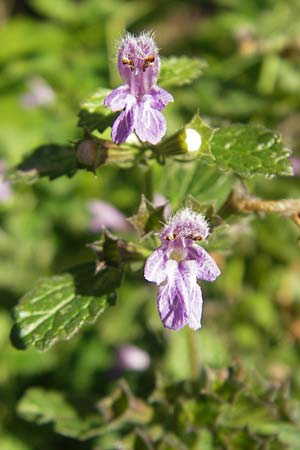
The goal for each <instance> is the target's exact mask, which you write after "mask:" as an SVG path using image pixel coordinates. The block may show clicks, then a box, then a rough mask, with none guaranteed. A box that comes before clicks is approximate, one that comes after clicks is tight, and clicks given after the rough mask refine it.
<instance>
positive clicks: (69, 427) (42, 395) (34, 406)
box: [17, 388, 103, 440]
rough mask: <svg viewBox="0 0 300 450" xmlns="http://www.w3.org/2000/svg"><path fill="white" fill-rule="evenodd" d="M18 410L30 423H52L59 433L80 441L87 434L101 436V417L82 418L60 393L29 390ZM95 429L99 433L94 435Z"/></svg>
mask: <svg viewBox="0 0 300 450" xmlns="http://www.w3.org/2000/svg"><path fill="white" fill-rule="evenodd" d="M17 410H18V414H19V415H20V416H21V417H22V418H24V419H26V420H28V421H29V422H35V423H36V424H38V425H43V424H46V423H51V422H52V423H54V429H55V431H56V432H57V433H59V434H63V435H64V436H69V437H73V438H76V439H80V440H84V439H85V438H86V433H88V437H90V435H93V434H96V435H97V434H99V433H100V432H99V427H101V425H102V423H103V419H102V418H101V416H100V415H97V416H89V417H87V418H81V417H80V416H79V415H78V413H77V411H76V410H75V409H74V408H73V407H72V406H71V405H70V404H69V403H68V402H67V401H66V400H65V398H64V396H63V395H62V394H61V393H60V392H57V391H47V390H45V389H40V388H30V389H28V390H27V391H26V393H25V395H24V396H23V398H22V399H21V400H20V402H19V404H18V406H17ZM94 428H96V429H97V430H98V432H95V433H93V431H92V430H93V429H94Z"/></svg>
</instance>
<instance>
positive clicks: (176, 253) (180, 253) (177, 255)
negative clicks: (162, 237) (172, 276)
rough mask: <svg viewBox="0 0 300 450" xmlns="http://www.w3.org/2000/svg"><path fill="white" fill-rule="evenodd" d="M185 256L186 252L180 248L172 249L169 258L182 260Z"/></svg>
mask: <svg viewBox="0 0 300 450" xmlns="http://www.w3.org/2000/svg"><path fill="white" fill-rule="evenodd" d="M185 257H186V252H185V250H184V249H182V250H172V251H171V253H170V255H169V258H170V259H174V260H175V261H177V262H180V261H183V260H184V259H185Z"/></svg>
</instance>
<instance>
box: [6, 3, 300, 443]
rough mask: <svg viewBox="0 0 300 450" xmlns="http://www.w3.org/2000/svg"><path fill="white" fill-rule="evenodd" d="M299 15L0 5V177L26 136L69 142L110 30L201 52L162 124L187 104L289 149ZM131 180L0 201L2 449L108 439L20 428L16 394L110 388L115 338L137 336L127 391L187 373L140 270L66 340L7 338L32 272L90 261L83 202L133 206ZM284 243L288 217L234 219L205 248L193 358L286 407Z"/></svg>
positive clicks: (166, 51)
mask: <svg viewBox="0 0 300 450" xmlns="http://www.w3.org/2000/svg"><path fill="white" fill-rule="evenodd" d="M299 23H300V3H299V1H298V0H289V1H286V0H245V1H242V2H241V1H239V0H215V1H211V0H205V1H200V0H190V1H176V0H172V1H171V0H170V1H167V0H166V1H161V0H160V1H158V0H149V1H147V0H145V1H138V0H136V1H124V0H110V1H101V0H77V1H76V0H51V1H49V0H28V1H17V0H15V1H13V0H10V1H9V0H2V2H1V3H0V43H1V45H0V155H1V156H0V158H1V161H2V162H1V167H0V169H1V174H0V177H2V178H3V177H4V173H5V171H9V169H10V168H11V167H13V166H14V165H15V164H17V163H19V162H20V161H21V160H22V158H23V157H24V156H25V155H26V154H29V153H30V152H31V151H32V150H33V149H34V148H35V147H37V146H39V145H41V144H45V143H60V144H63V143H67V142H73V141H74V140H76V139H78V138H80V137H81V134H80V131H79V129H78V128H76V122H77V113H78V110H79V104H80V102H81V101H82V100H83V99H84V98H86V97H87V96H88V95H89V94H90V93H91V92H93V91H94V90H95V89H96V88H97V87H107V88H112V87H114V86H116V85H118V83H119V81H120V80H119V77H118V74H117V70H116V65H115V55H116V50H117V43H118V39H119V38H120V36H122V34H123V32H124V30H129V31H132V32H139V31H142V30H144V29H146V30H153V31H154V32H155V35H156V40H157V43H158V46H159V47H160V48H161V54H162V55H164V56H168V55H182V54H186V55H189V56H198V57H201V58H202V59H204V60H206V62H207V66H206V68H205V70H204V73H203V75H202V77H201V78H200V79H199V80H198V81H196V82H194V83H193V84H192V85H191V86H188V87H181V88H176V89H173V90H172V94H173V95H174V97H175V103H174V104H172V105H171V106H169V107H168V108H167V110H166V117H167V121H168V131H169V132H172V131H176V130H177V129H178V127H179V126H182V125H183V124H184V123H185V122H186V121H188V120H189V119H190V118H191V117H192V116H193V114H194V113H195V111H197V110H198V111H199V112H200V114H201V116H202V117H203V118H205V119H207V120H208V121H209V122H210V123H212V124H213V125H214V126H218V125H219V124H226V123H230V122H244V123H260V124H263V125H265V126H267V127H270V128H273V129H276V130H278V131H279V132H280V133H281V134H282V135H283V139H284V142H286V144H288V145H289V146H291V148H292V149H293V152H294V155H293V156H294V157H295V158H297V157H300V27H299ZM2 166H3V167H2ZM2 173H3V174H2ZM2 178H0V183H1V186H6V187H3V188H2V187H0V190H1V189H4V190H5V189H7V185H5V182H4V181H3V180H2ZM163 178H164V174H163V173H162V172H161V171H160V170H157V180H156V183H157V184H156V185H155V190H156V192H158V193H160V194H163V195H164V196H165V197H166V198H167V199H168V198H169V195H170V193H169V192H168V189H169V187H168V186H167V184H165V183H163ZM142 179H143V172H142V171H140V172H137V171H135V170H134V169H130V170H127V171H126V170H122V169H117V168H113V167H103V168H101V169H100V170H99V171H98V173H97V176H95V175H94V174H92V173H91V172H86V171H78V172H77V173H76V175H75V176H73V177H72V178H70V179H69V178H67V177H61V178H58V179H57V180H55V181H53V182H51V183H50V182H49V180H47V179H46V180H45V179H42V180H39V181H38V182H37V183H35V184H32V185H25V184H22V183H19V184H16V185H14V186H12V187H11V192H10V193H9V192H8V193H7V195H4V196H3V197H4V198H3V200H2V201H1V203H0V256H1V262H0V294H1V297H0V298H1V302H0V448H1V450H39V449H41V448H43V449H45V450H47V449H49V450H50V449H54V448H57V449H60V448H62V447H63V446H64V448H66V449H67V448H72V449H73V448H74V449H77V448H78V449H79V448H80V449H96V448H97V449H102V448H114V447H113V444H111V442H113V438H111V437H110V438H101V439H100V438H99V441H87V442H85V443H78V442H76V441H75V440H72V439H70V438H67V437H62V436H60V435H58V434H54V433H53V431H52V429H51V426H43V427H37V426H35V425H32V424H29V423H27V422H25V421H24V420H23V419H21V418H20V417H18V414H17V412H16V404H17V402H18V400H19V399H20V397H21V396H22V394H23V393H24V391H25V390H26V388H27V387H30V386H42V387H45V388H51V389H59V390H63V391H64V392H66V394H67V395H71V396H72V397H73V398H75V401H77V402H79V403H80V402H81V403H84V402H87V403H88V404H90V403H92V402H95V401H97V400H98V399H100V398H101V397H102V396H103V395H107V393H108V392H109V391H110V389H111V388H112V386H113V385H114V383H115V379H114V377H110V376H109V375H108V374H109V373H110V371H111V369H112V367H113V366H114V364H115V358H116V349H118V348H119V347H120V346H121V345H122V344H124V343H132V344H135V345H137V346H138V347H140V348H142V349H144V350H145V351H147V352H148V354H149V355H150V358H151V364H150V367H149V368H148V369H147V370H146V371H145V372H143V373H141V374H140V373H138V374H137V373H135V372H131V371H127V372H126V373H125V377H126V378H127V380H128V381H129V382H130V383H131V385H132V386H133V387H134V388H135V389H136V390H137V391H138V392H139V393H140V394H141V395H144V394H145V392H144V394H143V390H141V383H143V386H146V391H148V390H151V383H152V382H153V377H152V374H153V372H154V371H156V370H159V371H163V373H165V374H166V375H167V377H169V379H170V380H180V379H182V378H184V377H188V376H189V375H190V365H189V361H188V355H187V351H186V334H185V332H184V330H182V331H180V332H178V333H174V332H170V331H166V330H163V328H162V325H161V323H160V320H159V317H158V314H157V312H156V307H155V288H153V287H152V286H149V284H146V283H145V282H144V281H143V277H142V273H141V271H138V272H133V273H130V274H128V276H127V277H126V279H125V283H124V285H123V286H122V288H121V289H120V292H119V298H118V305H117V306H116V307H114V308H111V309H110V310H109V311H108V312H106V313H105V314H104V315H103V316H102V317H101V319H100V320H99V321H98V322H97V324H96V326H93V327H91V328H90V329H89V328H86V329H85V331H84V332H82V333H80V335H79V336H76V337H75V338H74V339H73V340H72V341H70V342H65V343H62V344H58V345H56V346H55V347H54V348H53V349H51V350H50V351H49V352H47V353H38V352H37V351H35V350H27V351H24V352H21V351H17V350H15V349H14V348H13V347H12V346H11V344H10V341H9V333H10V328H11V324H12V319H11V309H12V307H13V306H14V305H15V304H16V302H17V301H18V299H19V298H20V296H22V295H23V294H24V293H25V292H26V291H27V290H28V289H30V288H31V287H32V285H33V284H34V282H35V281H36V279H37V278H38V277H40V276H43V275H49V274H52V273H56V272H59V271H60V270H62V269H64V268H66V267H68V266H70V265H73V264H74V263H78V262H81V261H86V260H88V259H89V258H91V253H90V251H89V250H88V249H87V248H86V246H85V244H86V243H87V242H92V241H93V240H95V239H96V238H97V236H98V234H97V233H96V232H92V231H91V229H90V220H91V214H90V213H89V209H88V204H89V202H90V201H91V200H92V199H97V200H102V201H106V202H109V203H112V204H114V205H115V206H116V207H117V208H118V209H119V210H120V211H122V212H123V213H124V214H125V215H126V216H129V215H132V214H133V213H134V212H135V211H136V209H137V207H138V205H139V201H140V193H141V189H142V188H141V186H142ZM1 180H2V181H1ZM249 187H250V189H251V191H252V192H253V193H255V194H257V195H261V196H263V197H265V198H272V199H277V198H282V197H299V196H300V181H299V178H298V177H297V175H295V176H294V177H291V178H285V179H284V178H282V179H280V178H276V179H272V180H267V181H266V180H263V179H260V178H257V179H256V178H255V179H252V180H251V181H250V182H249ZM8 189H9V188H8ZM174 189H176V186H175V187H174ZM209 189H212V193H211V192H210V193H208V191H209ZM218 195H221V194H220V193H219V191H218V192H217V193H214V190H213V186H208V187H207V185H206V184H205V183H203V186H202V187H201V189H199V190H198V191H197V196H198V198H199V199H200V200H202V201H205V200H207V198H209V199H210V200H211V199H213V200H215V201H218ZM0 197H1V199H2V195H0ZM183 200H184V199H183ZM126 233H127V235H128V234H129V237H130V238H132V239H136V237H133V236H131V235H130V232H125V235H126ZM298 239H299V229H297V227H296V225H295V224H293V223H292V222H291V221H290V220H288V219H287V218H282V217H276V216H268V217H263V216H262V217H251V218H244V217H241V218H240V219H239V221H238V222H236V223H235V224H234V225H233V226H232V227H231V229H230V233H227V234H226V233H225V237H224V242H223V241H222V242H221V243H220V245H219V246H218V247H217V248H216V249H215V253H214V256H215V257H216V259H217V261H218V263H219V265H220V266H221V268H222V271H223V273H222V276H221V277H220V278H219V279H218V281H217V282H216V283H214V285H213V286H211V285H210V286H207V285H205V286H204V287H203V289H204V298H205V306H204V313H203V328H202V330H201V331H200V332H199V333H197V334H196V343H197V352H198V355H199V359H200V362H201V364H202V365H203V366H208V367H211V368H214V369H221V368H224V367H226V366H228V365H230V364H232V363H233V362H234V361H235V362H236V361H237V362H239V363H241V364H242V365H243V366H244V367H245V368H246V370H254V371H256V372H258V373H259V374H261V375H262V376H263V377H266V379H268V380H269V382H270V383H275V384H276V383H281V382H284V381H286V380H288V381H289V383H290V386H291V396H292V397H293V398H294V399H296V400H297V401H298V399H299V396H300V393H299V391H300V364H299V362H300V307H299V303H300V277H299V272H300V257H299V244H298ZM141 391H142V392H141ZM145 395H146V394H145ZM106 439H107V443H106ZM110 445H111V447H110ZM249 448H250V447H249Z"/></svg>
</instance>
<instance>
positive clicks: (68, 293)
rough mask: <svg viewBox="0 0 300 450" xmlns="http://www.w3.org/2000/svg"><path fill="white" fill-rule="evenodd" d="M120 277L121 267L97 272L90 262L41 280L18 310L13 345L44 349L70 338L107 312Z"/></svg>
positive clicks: (22, 301) (15, 312) (24, 298)
mask: <svg viewBox="0 0 300 450" xmlns="http://www.w3.org/2000/svg"><path fill="white" fill-rule="evenodd" d="M120 279H121V271H120V269H117V268H112V267H105V268H103V269H102V270H100V271H98V273H97V274H96V275H95V267H94V264H90V263H88V264H83V265H80V266H77V267H75V268H74V269H71V270H70V271H69V272H65V273H63V274H61V275H56V276H54V277H51V278H43V279H41V280H40V281H39V282H38V283H37V285H36V286H35V287H34V288H33V289H32V290H31V291H30V292H28V293H27V294H26V295H25V296H24V297H23V298H22V299H21V301H20V303H19V304H18V305H17V306H16V307H15V309H14V317H15V321H16V323H15V325H14V327H13V329H12V342H13V344H14V345H15V346H16V347H17V348H20V349H24V348H27V347H32V346H35V347H36V348H37V349H38V350H42V351H44V350H47V349H48V348H50V347H51V346H52V345H53V344H54V343H55V342H56V341H58V340H65V339H70V338H71V337H72V336H73V335H74V334H75V333H76V332H77V331H78V330H79V329H80V328H81V327H82V326H83V325H84V324H87V323H93V322H95V320H96V319H97V318H98V317H99V316H100V314H102V313H103V312H104V311H105V309H106V308H107V307H108V306H109V304H110V303H109V300H110V296H114V293H115V289H116V288H117V287H119V285H120Z"/></svg>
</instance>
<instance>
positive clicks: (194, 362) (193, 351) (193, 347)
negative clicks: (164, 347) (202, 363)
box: [186, 327, 199, 379]
mask: <svg viewBox="0 0 300 450" xmlns="http://www.w3.org/2000/svg"><path fill="white" fill-rule="evenodd" d="M186 342H187V348H188V354H189V361H190V369H191V376H192V378H193V379H196V378H198V376H199V365H198V357H197V342H196V332H195V331H194V330H191V329H190V328H189V327H186Z"/></svg>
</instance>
